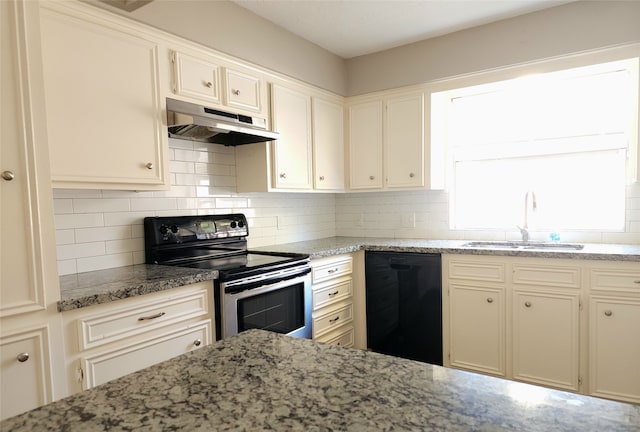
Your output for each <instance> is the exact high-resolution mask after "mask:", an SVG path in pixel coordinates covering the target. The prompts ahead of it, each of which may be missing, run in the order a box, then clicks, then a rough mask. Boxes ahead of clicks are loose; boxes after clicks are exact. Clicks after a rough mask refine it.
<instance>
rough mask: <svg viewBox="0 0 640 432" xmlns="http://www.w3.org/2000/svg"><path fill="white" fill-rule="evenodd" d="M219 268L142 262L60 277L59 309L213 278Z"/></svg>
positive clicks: (78, 306) (84, 305) (73, 307)
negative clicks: (195, 267) (210, 268)
mask: <svg viewBox="0 0 640 432" xmlns="http://www.w3.org/2000/svg"><path fill="white" fill-rule="evenodd" d="M217 277H218V272H217V271H216V270H202V269H191V268H185V267H169V266H161V265H155V264H140V265H134V266H127V267H118V268H114V269H108V270H98V271H92V272H86V273H77V274H72V275H65V276H61V277H60V301H58V311H59V312H64V311H68V310H72V309H78V308H82V307H86V306H91V305H94V304H100V303H108V302H111V301H114V300H120V299H125V298H128V297H134V296H138V295H141V294H148V293H152V292H156V291H162V290H166V289H170V288H176V287H180V286H183V285H189V284H192V283H196V282H202V281H208V280H213V279H215V278H217Z"/></svg>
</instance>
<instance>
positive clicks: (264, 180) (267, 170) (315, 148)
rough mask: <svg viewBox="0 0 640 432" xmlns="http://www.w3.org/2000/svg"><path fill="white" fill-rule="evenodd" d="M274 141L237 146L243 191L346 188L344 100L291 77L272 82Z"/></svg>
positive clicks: (327, 190)
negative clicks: (291, 80)
mask: <svg viewBox="0 0 640 432" xmlns="http://www.w3.org/2000/svg"><path fill="white" fill-rule="evenodd" d="M270 95H271V122H272V128H271V129H272V130H273V131H275V132H278V133H279V134H280V136H279V138H278V139H277V140H275V141H272V142H269V143H257V144H248V145H242V146H238V147H236V174H237V190H238V192H271V191H288V192H314V191H318V192H340V191H343V190H344V126H343V125H344V101H343V99H342V98H341V97H339V96H336V95H332V94H328V93H325V92H321V91H317V90H315V89H313V88H311V87H306V86H303V85H298V84H295V83H288V82H280V81H278V82H273V83H271V84H270Z"/></svg>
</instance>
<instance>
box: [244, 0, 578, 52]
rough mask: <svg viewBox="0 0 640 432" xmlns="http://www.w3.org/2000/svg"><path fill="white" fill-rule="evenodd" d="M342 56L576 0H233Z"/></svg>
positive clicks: (417, 39) (450, 31) (391, 45)
mask: <svg viewBox="0 0 640 432" xmlns="http://www.w3.org/2000/svg"><path fill="white" fill-rule="evenodd" d="M232 1H233V2H234V3H237V4H238V5H240V6H242V7H244V8H246V9H248V10H250V11H252V12H254V13H255V14H257V15H260V16H262V17H263V18H266V19H267V20H269V21H271V22H273V23H275V24H277V25H279V26H280V27H284V28H285V29H287V30H289V31H290V32H291V33H294V34H296V35H298V36H300V37H302V38H304V39H307V40H308V41H311V42H313V43H315V44H316V45H319V46H321V47H323V48H325V49H327V50H328V51H331V52H332V53H334V54H337V55H338V56H340V57H343V58H352V57H357V56H360V55H364V54H370V53H373V52H377V51H382V50H385V49H389V48H394V47H397V46H400V45H405V44H408V43H412V42H416V41H419V40H423V39H428V38H432V37H435V36H441V35H443V34H446V33H452V32H455V31H458V30H463V29H466V28H470V27H475V26H478V25H482V24H487V23H490V22H493V21H498V20H501V19H505V18H511V17H514V16H517V15H523V14H526V13H529V12H534V11H537V10H541V9H546V8H549V7H554V6H558V5H561V4H564V3H570V2H571V1H575V0H564V1H563V0H493V1H490V0H232Z"/></svg>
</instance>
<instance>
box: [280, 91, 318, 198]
mask: <svg viewBox="0 0 640 432" xmlns="http://www.w3.org/2000/svg"><path fill="white" fill-rule="evenodd" d="M271 103H272V104H273V105H272V106H273V112H272V117H271V118H272V121H273V129H274V130H275V131H276V132H278V133H279V134H280V137H279V138H278V139H277V140H276V141H273V142H272V146H273V175H274V187H276V188H279V189H311V186H312V180H311V154H312V148H311V97H310V96H308V95H306V94H304V93H301V92H299V91H296V90H293V89H290V88H287V87H283V86H280V85H276V84H274V85H273V86H272V87H271Z"/></svg>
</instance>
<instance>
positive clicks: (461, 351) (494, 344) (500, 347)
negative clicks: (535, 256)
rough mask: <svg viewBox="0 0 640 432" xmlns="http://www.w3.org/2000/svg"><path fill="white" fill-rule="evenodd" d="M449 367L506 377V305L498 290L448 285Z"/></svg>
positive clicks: (501, 293)
mask: <svg viewBox="0 0 640 432" xmlns="http://www.w3.org/2000/svg"><path fill="white" fill-rule="evenodd" d="M449 295H450V300H449V302H450V305H449V308H450V312H449V316H450V335H449V337H450V343H449V345H450V350H451V352H450V355H451V366H453V367H459V368H462V369H470V370H476V371H480V372H486V373H490V374H493V375H498V376H505V312H504V311H505V305H504V292H503V290H502V289H501V288H486V287H475V286H466V285H457V284H451V285H450V287H449Z"/></svg>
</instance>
